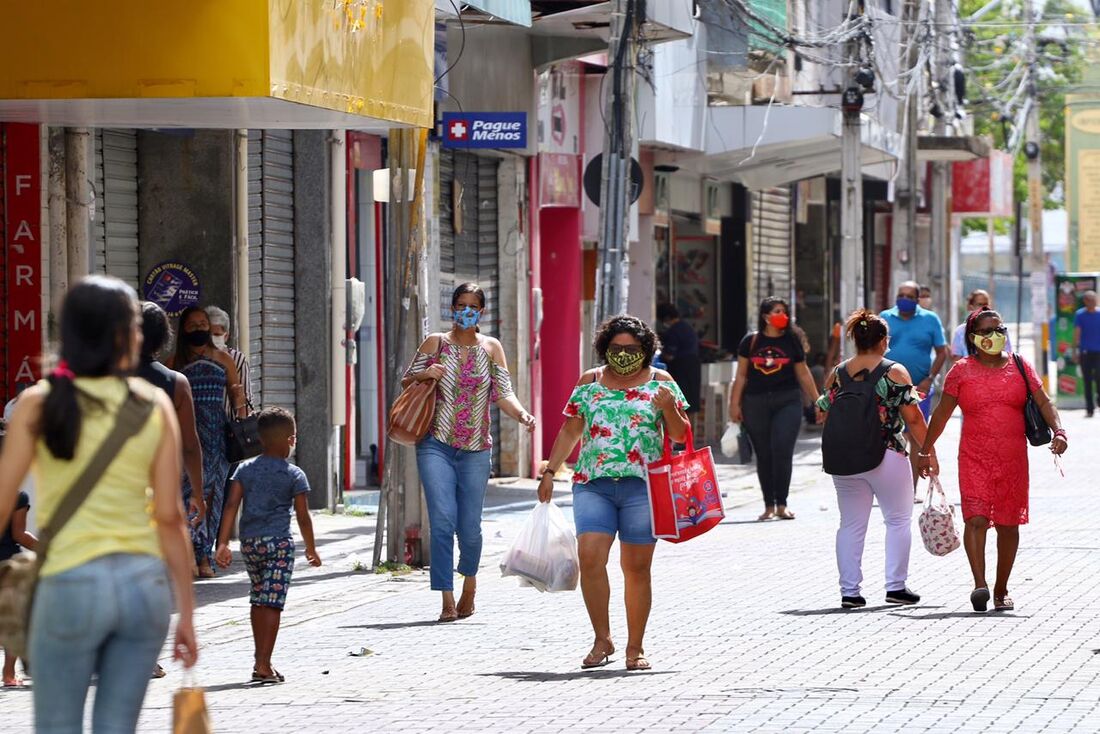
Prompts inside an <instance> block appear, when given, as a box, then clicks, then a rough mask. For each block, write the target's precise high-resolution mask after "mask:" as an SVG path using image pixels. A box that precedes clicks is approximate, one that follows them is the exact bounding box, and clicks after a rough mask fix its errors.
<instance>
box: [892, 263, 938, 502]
mask: <svg viewBox="0 0 1100 734" xmlns="http://www.w3.org/2000/svg"><path fill="white" fill-rule="evenodd" d="M919 299H920V285H918V284H917V283H916V282H915V281H912V280H909V281H906V282H904V283H902V284H901V285H899V286H898V292H897V300H896V302H895V304H894V307H893V308H890V309H887V310H885V311H883V312H882V314H881V316H882V318H884V319H885V320H886V323H887V325H888V326H889V327H890V348H889V350H888V351H887V352H886V358H887V359H891V360H893V361H895V362H900V363H901V364H902V365H904V367H905V369H907V370H908V371H909V375H910V377H912V378H913V384H914V385H916V387H917V392H919V393H920V395H921V402H920V409H921V412H922V413H923V414H924V418H925V420H928V415H929V413H931V412H932V395H933V390H934V388H933V383H934V381H935V379H936V376H937V375H939V373H940V370H941V369H943V363H944V361H946V360H947V339H946V338H945V337H944V333H943V323H942V322H941V321H940V317H939V316H937V315H936V312H935V311H929V310H928V309H925V308H921V306H920V304H919ZM933 351H934V352H935V354H936V357H935V360H933V358H932V353H933ZM918 448H919V447H917V446H914V445H913V439H912V437H910V439H909V461H910V463H911V464H912V467H913V486H914V487H916V482H917V476H918V475H917V465H916V457H917V449H918ZM918 501H919V500H918Z"/></svg>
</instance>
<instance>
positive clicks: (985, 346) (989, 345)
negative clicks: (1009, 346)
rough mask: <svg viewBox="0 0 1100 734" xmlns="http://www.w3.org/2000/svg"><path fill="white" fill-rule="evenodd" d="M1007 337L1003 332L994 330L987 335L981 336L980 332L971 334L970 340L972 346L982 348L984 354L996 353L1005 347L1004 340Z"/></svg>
mask: <svg viewBox="0 0 1100 734" xmlns="http://www.w3.org/2000/svg"><path fill="white" fill-rule="evenodd" d="M1006 339H1007V337H1006V336H1005V335H1004V334H1001V333H998V332H996V331H994V332H993V333H992V334H990V335H989V336H982V335H981V334H971V336H970V340H971V341H972V342H974V346H976V347H977V348H978V349H980V350H982V351H983V352H985V353H986V354H992V355H998V354H1000V353H1001V352H1003V351H1004V349H1005V341H1006Z"/></svg>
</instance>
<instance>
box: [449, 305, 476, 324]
mask: <svg viewBox="0 0 1100 734" xmlns="http://www.w3.org/2000/svg"><path fill="white" fill-rule="evenodd" d="M454 317H455V323H456V324H458V325H459V326H460V327H461V328H463V329H472V328H474V327H475V326H477V324H478V322H479V321H481V311H478V310H477V309H474V308H470V307H469V306H467V307H466V308H456V309H455V310H454Z"/></svg>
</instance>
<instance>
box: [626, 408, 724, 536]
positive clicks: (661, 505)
mask: <svg viewBox="0 0 1100 734" xmlns="http://www.w3.org/2000/svg"><path fill="white" fill-rule="evenodd" d="M647 469H648V471H647V472H646V484H647V486H648V488H649V516H650V519H651V520H652V521H653V537H654V538H660V539H662V540H667V541H668V542H670V543H682V542H684V541H685V540H691V539H692V538H694V537H696V536H699V535H702V534H703V533H705V532H707V531H708V530H710V529H711V528H713V527H714V526H715V525H717V524H718V523H720V522H721V521H722V518H723V517H725V516H726V509H725V507H723V506H722V493H721V492H720V491H719V490H718V475H717V474H716V473H715V471H714V457H713V456H711V453H710V447H709V446H708V447H706V448H702V449H699V450H696V449H695V437H694V436H693V435H692V433H691V427H690V426H689V427H688V433H687V451H684V452H683V453H681V454H678V455H676V456H673V455H672V442H671V440H669V437H668V434H667V433H666V434H665V451H664V456H662V457H661V458H660V459H658V460H657V461H655V462H653V463H652V464H650V465H649V466H648V467H647Z"/></svg>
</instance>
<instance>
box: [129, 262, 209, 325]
mask: <svg viewBox="0 0 1100 734" xmlns="http://www.w3.org/2000/svg"><path fill="white" fill-rule="evenodd" d="M143 286H144V287H143V288H142V290H143V292H144V294H145V300H146V301H152V302H153V303H155V304H157V305H158V306H160V307H161V308H163V309H164V311H165V312H166V313H167V314H168V315H169V316H171V317H172V318H175V317H176V316H179V315H180V314H182V313H183V312H184V310H185V309H186V308H187V307H188V306H195V305H197V304H198V302H199V297H200V296H201V295H202V288H201V287H200V286H199V276H198V274H197V273H195V271H194V270H192V269H191V268H190V267H188V266H187V265H184V264H183V263H180V262H171V261H170V262H163V263H161V264H160V265H157V266H156V267H155V268H153V269H152V270H150V271H149V274H148V275H146V276H145V282H144V283H143Z"/></svg>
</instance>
